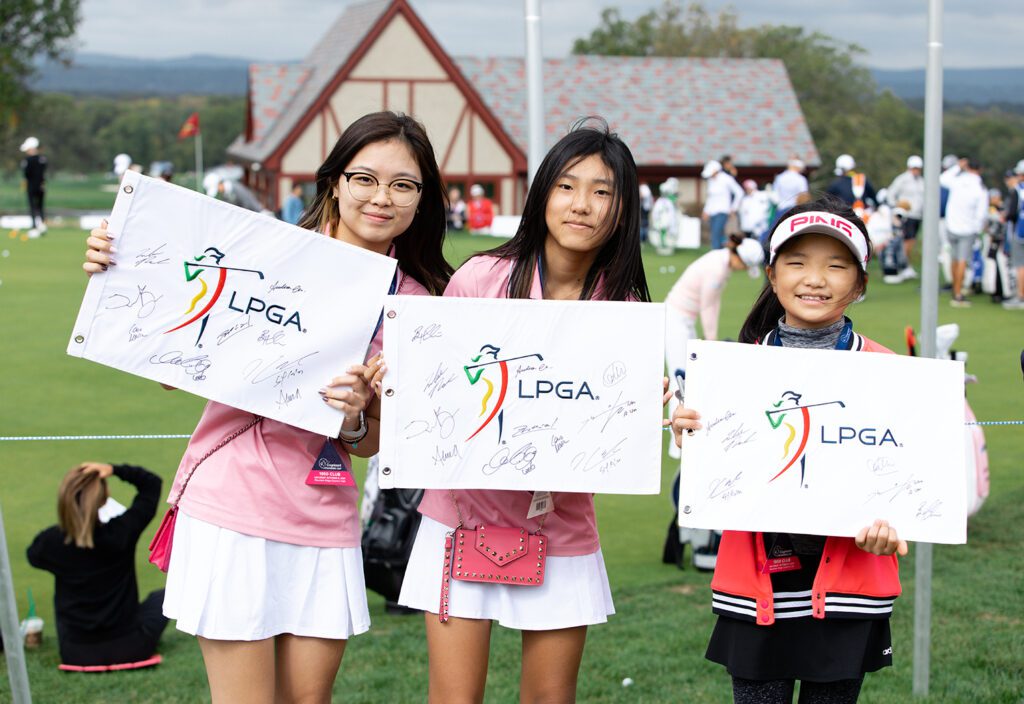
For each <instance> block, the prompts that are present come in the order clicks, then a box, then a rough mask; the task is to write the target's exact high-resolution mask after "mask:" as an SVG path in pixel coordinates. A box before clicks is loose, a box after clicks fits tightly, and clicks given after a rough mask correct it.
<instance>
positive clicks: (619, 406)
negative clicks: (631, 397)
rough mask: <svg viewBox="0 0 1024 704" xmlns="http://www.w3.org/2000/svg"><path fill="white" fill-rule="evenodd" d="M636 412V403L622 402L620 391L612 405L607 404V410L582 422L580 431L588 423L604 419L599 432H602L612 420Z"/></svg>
mask: <svg viewBox="0 0 1024 704" xmlns="http://www.w3.org/2000/svg"><path fill="white" fill-rule="evenodd" d="M636 412H637V408H636V401H623V400H622V392H621V391H620V392H619V396H618V398H616V399H615V402H614V403H609V404H608V408H606V409H605V410H603V411H601V412H600V413H597V414H594V415H592V416H590V417H589V418H587V419H586V420H585V421H583V425H581V426H580V430H582V429H583V428H585V427H587V423H589V422H590V421H592V420H598V419H600V418H604V425H602V426H601V432H604V431H605V429H606V428H607V427H608V424H609V423H611V422H612V419H613V418H619V417H622V418H625V417H626V416H631V415H633V414H634V413H636Z"/></svg>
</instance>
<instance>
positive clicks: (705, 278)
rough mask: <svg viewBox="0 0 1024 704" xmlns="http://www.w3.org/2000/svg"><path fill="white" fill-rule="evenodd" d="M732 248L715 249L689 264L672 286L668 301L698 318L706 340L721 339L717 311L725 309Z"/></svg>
mask: <svg viewBox="0 0 1024 704" xmlns="http://www.w3.org/2000/svg"><path fill="white" fill-rule="evenodd" d="M731 254H732V250H731V249H725V248H723V249H713V250H711V251H710V252H708V253H707V254H705V255H703V256H702V257H700V258H699V259H697V261H695V262H693V263H692V264H690V266H688V267H686V271H684V272H683V275H682V276H680V277H679V280H678V281H676V283H675V285H674V286H672V288H671V290H670V291H669V292H668V295H667V296H666V297H665V303H666V304H667V305H670V306H672V307H673V308H675V309H676V310H678V311H680V312H682V313H684V314H685V315H686V316H687V317H689V318H692V319H693V320H694V321H696V320H697V316H698V315H699V316H700V324H701V327H702V328H703V329H704V339H706V340H717V339H718V313H719V311H720V310H721V308H722V292H723V291H725V284H726V283H727V282H728V281H729V274H730V273H732V272H731V271H730V270H729V256H730V255H731Z"/></svg>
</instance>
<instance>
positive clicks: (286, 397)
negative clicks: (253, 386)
mask: <svg viewBox="0 0 1024 704" xmlns="http://www.w3.org/2000/svg"><path fill="white" fill-rule="evenodd" d="M300 398H302V395H301V394H300V393H299V390H298V389H295V391H291V392H286V391H285V390H284V389H281V390H280V391H278V392H277V401H275V403H276V404H277V407H278V408H284V407H285V406H288V405H290V404H291V402H292V401H295V400H297V399H300Z"/></svg>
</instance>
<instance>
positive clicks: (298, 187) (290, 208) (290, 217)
mask: <svg viewBox="0 0 1024 704" xmlns="http://www.w3.org/2000/svg"><path fill="white" fill-rule="evenodd" d="M305 209H306V204H305V203H304V202H303V201H302V184H300V183H296V184H293V185H292V192H291V195H289V196H288V198H287V199H286V200H285V201H284V205H282V206H281V219H282V220H284V221H285V222H286V223H288V224H289V225H298V224H299V219H300V218H301V217H302V211H304V210H305Z"/></svg>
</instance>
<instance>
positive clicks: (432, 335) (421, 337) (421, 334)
mask: <svg viewBox="0 0 1024 704" xmlns="http://www.w3.org/2000/svg"><path fill="white" fill-rule="evenodd" d="M438 337H441V326H440V325H438V324H437V323H431V324H430V325H427V326H426V327H424V326H423V325H417V326H416V329H415V330H413V331H412V341H413V342H426V341H427V340H434V339H436V338H438Z"/></svg>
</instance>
